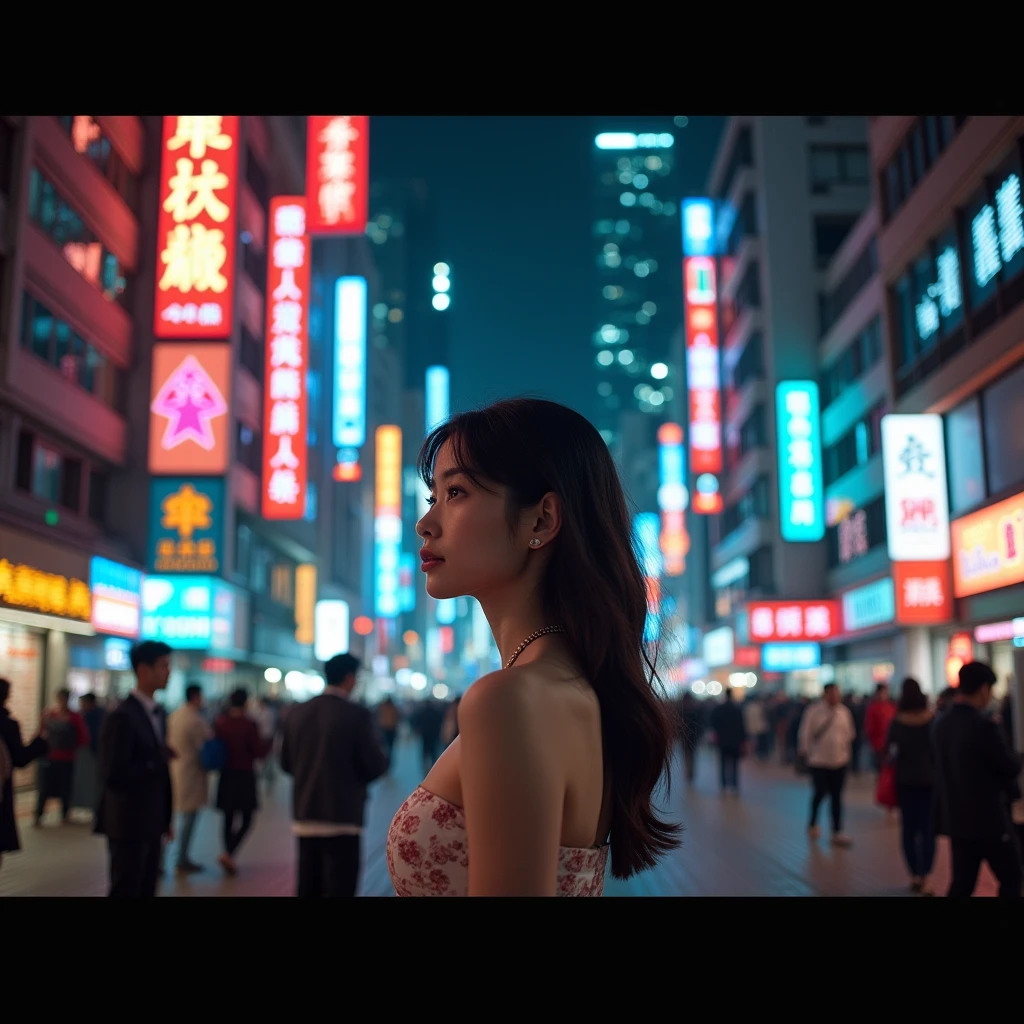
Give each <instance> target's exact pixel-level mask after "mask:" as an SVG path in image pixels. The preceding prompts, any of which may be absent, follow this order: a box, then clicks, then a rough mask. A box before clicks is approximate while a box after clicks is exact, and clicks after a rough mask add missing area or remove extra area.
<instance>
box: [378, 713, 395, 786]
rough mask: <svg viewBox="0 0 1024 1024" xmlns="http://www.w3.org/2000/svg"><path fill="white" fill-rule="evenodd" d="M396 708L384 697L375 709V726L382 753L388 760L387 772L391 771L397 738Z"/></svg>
mask: <svg viewBox="0 0 1024 1024" xmlns="http://www.w3.org/2000/svg"><path fill="white" fill-rule="evenodd" d="M398 720H399V715H398V706H397V705H396V704H395V702H394V701H393V700H392V699H391V698H390V697H385V698H384V700H382V701H381V703H380V707H379V708H378V709H377V726H378V728H379V729H380V735H381V739H382V740H383V742H384V753H385V755H386V756H387V759H388V771H391V758H392V755H393V754H394V749H395V738H396V737H397V736H398Z"/></svg>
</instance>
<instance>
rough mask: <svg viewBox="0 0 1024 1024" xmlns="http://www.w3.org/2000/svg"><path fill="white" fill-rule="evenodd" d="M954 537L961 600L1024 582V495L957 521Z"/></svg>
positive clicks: (956, 587) (956, 591) (955, 583)
mask: <svg viewBox="0 0 1024 1024" xmlns="http://www.w3.org/2000/svg"><path fill="white" fill-rule="evenodd" d="M950 534H951V537H950V539H951V541H952V548H953V593H954V594H955V595H956V596H957V597H970V596H971V595H972V594H983V593H985V592H986V591H988V590H996V589H998V588H999V587H1008V586H1011V585H1012V584H1014V583H1022V582H1024V494H1018V495H1015V496H1014V497H1012V498H1007V499H1006V500H1005V501H1000V502H997V503H996V504H995V505H990V506H989V507H988V508H983V509H981V510H980V511H979V512H972V513H971V514H970V515H969V516H964V517H963V518H962V519H955V520H954V521H953V522H952V523H951V524H950Z"/></svg>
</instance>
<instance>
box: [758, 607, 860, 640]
mask: <svg viewBox="0 0 1024 1024" xmlns="http://www.w3.org/2000/svg"><path fill="white" fill-rule="evenodd" d="M747 618H748V622H749V624H750V639H751V640H753V641H755V642H756V643H766V642H769V641H780V640H783V641H785V640H827V639H828V638H829V637H832V636H835V635H836V634H838V633H841V632H842V618H841V612H840V609H839V602H838V601H751V602H750V603H749V604H748V605H747Z"/></svg>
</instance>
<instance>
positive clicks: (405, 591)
mask: <svg viewBox="0 0 1024 1024" xmlns="http://www.w3.org/2000/svg"><path fill="white" fill-rule="evenodd" d="M416 561H417V559H416V556H415V555H414V554H413V553H412V552H411V551H403V552H402V557H401V558H400V559H399V560H398V606H399V608H400V609H401V610H402V612H411V611H414V610H415V609H416V583H415V580H416Z"/></svg>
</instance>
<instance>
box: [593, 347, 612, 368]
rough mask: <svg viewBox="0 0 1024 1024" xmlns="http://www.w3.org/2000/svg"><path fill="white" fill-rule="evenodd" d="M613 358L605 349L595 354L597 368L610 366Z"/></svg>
mask: <svg viewBox="0 0 1024 1024" xmlns="http://www.w3.org/2000/svg"><path fill="white" fill-rule="evenodd" d="M614 359H615V357H614V356H613V355H612V354H611V352H609V351H608V350H607V349H605V350H604V351H603V352H598V353H597V365H598V366H611V365H612V362H613V361H614Z"/></svg>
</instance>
